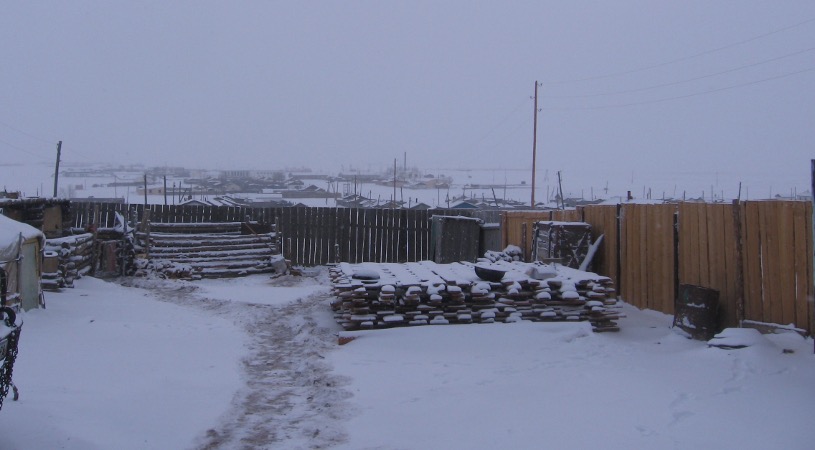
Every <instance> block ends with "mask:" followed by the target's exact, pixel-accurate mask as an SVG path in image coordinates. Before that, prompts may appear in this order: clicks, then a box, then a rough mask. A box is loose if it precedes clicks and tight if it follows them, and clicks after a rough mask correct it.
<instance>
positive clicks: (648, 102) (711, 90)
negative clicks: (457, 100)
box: [544, 67, 815, 111]
mask: <svg viewBox="0 0 815 450" xmlns="http://www.w3.org/2000/svg"><path fill="white" fill-rule="evenodd" d="M813 70H815V67H810V68H809V69H803V70H799V71H797V72H790V73H785V74H782V75H776V76H774V77H769V78H762V79H760V80H755V81H750V82H747V83H741V84H734V85H732V86H725V87H721V88H717V89H710V90H707V91H701V92H694V93H692V94H686V95H677V96H674V97H665V98H660V99H656V100H648V101H642V102H634V103H622V104H615V105H603V106H585V107H562V108H561V107H556V108H544V109H545V110H547V111H565V110H590V109H609V108H622V107H627V106H637V105H648V104H652V103H662V102H667V101H671V100H679V99H683V98H689V97H697V96H699V95H705V94H712V93H714V92H721V91H727V90H730V89H736V88H740V87H745V86H751V85H754V84H759V83H764V82H767V81H772V80H778V79H781V78H787V77H791V76H794V75H798V74H802V73H806V72H812V71H813Z"/></svg>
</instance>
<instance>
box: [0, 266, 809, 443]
mask: <svg viewBox="0 0 815 450" xmlns="http://www.w3.org/2000/svg"><path fill="white" fill-rule="evenodd" d="M325 283H326V276H325V273H324V272H323V273H322V274H321V275H320V276H318V277H317V278H308V277H303V278H295V277H282V278H278V279H274V280H271V279H269V278H268V277H267V276H253V277H248V278H241V279H230V280H208V281H202V282H196V283H189V282H165V281H157V280H131V281H130V282H129V283H128V284H129V285H130V286H122V285H120V284H116V283H113V282H106V281H102V280H97V279H93V278H83V279H80V280H77V282H76V286H77V287H76V288H74V289H66V290H64V291H63V292H61V293H48V294H47V296H46V303H47V309H43V310H34V311H29V312H27V313H25V314H23V315H22V318H23V320H24V321H25V324H24V325H23V332H22V336H21V345H20V354H19V357H18V359H17V364H16V365H15V371H14V380H15V382H16V384H17V385H18V387H19V388H20V394H21V396H20V400H19V401H17V402H13V401H12V400H11V398H8V399H7V400H6V402H5V404H4V406H3V409H2V411H0V448H2V449H33V448H37V449H40V448H66V449H103V448H105V449H107V448H117V449H147V448H156V449H166V448H174V449H180V448H224V449H226V448H269V449H271V448H274V449H277V448H286V449H293V448H327V447H337V448H343V449H346V448H347V449H374V448H376V449H427V448H446V449H494V448H518V449H526V448H530V449H531V448H604V449H616V448H620V449H631V448H636V449H640V448H641V449H652V448H677V449H686V448H687V449H698V448H738V449H747V448H786V449H805V448H811V445H812V442H813V440H814V439H815V429H813V428H812V426H811V424H812V405H813V400H815V383H813V380H815V356H813V353H812V350H813V342H812V340H811V339H803V338H801V337H800V336H798V335H796V334H792V333H789V334H778V335H768V336H763V337H759V338H758V339H753V343H754V345H753V346H752V347H749V348H744V349H740V350H724V349H719V348H711V347H708V346H707V345H706V344H705V343H703V342H697V341H691V340H687V339H685V338H684V337H682V336H681V335H680V334H678V333H676V332H674V331H673V330H672V329H671V328H670V323H671V318H670V317H668V316H665V315H663V314H659V313H655V312H652V311H638V310H635V309H633V308H630V307H627V306H626V307H625V312H626V314H627V317H626V318H623V319H621V320H620V325H621V327H622V331H621V332H619V333H606V334H594V333H592V332H591V330H590V327H589V325H588V324H587V323H527V322H521V323H516V324H491V325H458V326H426V327H412V328H402V329H390V330H377V331H369V332H355V333H354V335H355V336H357V338H356V339H355V340H353V341H351V342H350V343H348V344H346V345H343V346H339V345H337V340H336V336H335V334H336V333H338V332H339V330H340V328H339V327H338V326H337V325H336V324H335V323H334V322H333V319H332V313H331V311H330V308H329V306H328V301H329V299H330V294H329V290H328V288H327V286H326V285H325ZM785 349H786V350H787V351H786V352H785V351H784V350H785Z"/></svg>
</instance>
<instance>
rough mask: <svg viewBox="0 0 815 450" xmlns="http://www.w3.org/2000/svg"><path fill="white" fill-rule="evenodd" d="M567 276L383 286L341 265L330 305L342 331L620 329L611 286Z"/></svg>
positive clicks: (587, 275) (333, 277)
mask: <svg viewBox="0 0 815 450" xmlns="http://www.w3.org/2000/svg"><path fill="white" fill-rule="evenodd" d="M408 264H412V263H408ZM423 264H426V263H423ZM431 264H432V263H431ZM515 264H523V263H515ZM383 266H386V267H382V269H381V272H382V273H383V274H386V273H393V272H395V270H394V269H393V267H387V266H388V265H383ZM443 266H446V265H442V264H439V265H438V268H439V269H443V270H439V273H441V272H443V271H444V270H448V269H446V268H444V267H443ZM515 267H521V268H523V266H515ZM456 270H459V271H460V270H461V268H460V267H459V268H457V269H456ZM519 270H520V269H519ZM563 270H566V269H563ZM568 270H571V272H569V273H568V274H567V275H555V276H553V277H551V278H548V279H545V280H539V279H535V278H530V277H514V278H513V277H504V279H503V280H502V281H501V282H488V281H484V280H480V279H478V278H477V277H474V279H470V280H464V281H462V280H446V281H439V280H440V279H442V278H444V277H442V276H440V277H439V278H438V279H434V280H424V281H422V280H419V281H417V280H413V279H405V280H403V281H402V282H400V281H398V280H397V281H395V282H393V280H392V279H391V278H387V279H386V281H389V282H387V283H384V282H379V280H377V279H376V278H375V277H370V276H366V277H365V278H367V279H365V280H360V279H357V278H355V277H354V266H352V265H347V264H342V265H340V266H336V267H333V268H331V270H330V271H329V274H330V277H331V282H332V288H333V293H334V295H335V296H336V300H335V301H333V302H332V304H331V306H332V309H333V310H334V313H335V319H336V320H337V322H338V323H339V324H340V325H342V327H343V328H345V329H346V330H349V331H350V330H360V329H372V328H391V327H395V326H409V325H413V326H419V325H446V324H468V323H495V322H502V323H512V322H518V321H520V320H529V321H535V322H553V321H588V322H590V323H591V324H592V327H593V329H594V331H597V332H603V331H619V326H618V325H617V323H616V320H618V319H619V317H620V315H619V313H618V311H617V301H616V298H615V297H616V291H615V289H614V283H613V282H612V280H611V279H610V278H608V277H603V276H599V275H596V274H590V273H586V272H580V276H575V277H569V276H568V275H576V272H578V271H575V270H572V269H568ZM369 271H370V270H367V271H366V273H367V272H369ZM407 271H409V268H408V270H407ZM448 271H449V270H448Z"/></svg>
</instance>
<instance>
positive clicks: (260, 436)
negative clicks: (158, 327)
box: [135, 274, 351, 449]
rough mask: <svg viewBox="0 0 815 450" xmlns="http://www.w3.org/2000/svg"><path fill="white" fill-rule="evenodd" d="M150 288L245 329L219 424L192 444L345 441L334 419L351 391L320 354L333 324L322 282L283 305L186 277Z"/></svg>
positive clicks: (286, 280) (332, 337) (332, 339)
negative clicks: (236, 383) (229, 293)
mask: <svg viewBox="0 0 815 450" xmlns="http://www.w3.org/2000/svg"><path fill="white" fill-rule="evenodd" d="M323 276H325V275H324V274H323ZM301 281H302V280H301V279H297V278H293V277H283V278H279V279H276V280H273V281H271V283H270V284H271V285H274V286H290V287H295V288H296V287H297V285H298V284H299V283H300V282H301ZM135 284H139V283H138V281H137V282H136V283H135ZM326 284H327V283H326ZM173 286H175V287H173ZM153 292H156V293H157V295H158V296H159V297H160V298H161V299H163V300H165V301H169V302H173V303H178V304H184V305H187V306H194V307H198V308H203V309H207V310H210V312H214V313H216V314H218V315H226V316H228V317H231V318H232V319H233V320H235V321H236V322H237V323H239V324H240V325H241V326H242V327H243V329H244V330H245V331H246V333H247V337H248V343H247V349H248V355H247V356H246V357H245V358H244V360H243V364H242V365H243V372H244V377H245V384H244V386H242V387H240V388H239V389H238V391H237V393H236V395H235V397H234V399H233V402H232V406H231V408H230V409H229V411H227V412H226V413H225V414H223V415H222V417H221V420H220V423H219V424H218V425H217V426H215V427H212V428H210V429H209V430H207V431H206V433H205V435H204V436H201V437H199V438H198V439H197V440H196V443H195V445H196V447H197V448H201V449H227V448H229V449H233V448H252V449H263V448H291V449H298V448H326V447H330V446H332V445H334V444H338V443H341V442H344V441H345V440H346V436H345V433H344V429H343V426H342V423H341V422H342V420H343V416H344V413H343V411H346V410H347V405H345V400H346V399H347V398H348V397H350V396H351V394H350V393H349V392H347V391H346V390H345V389H344V388H343V386H345V385H347V384H348V380H347V379H345V378H343V377H340V376H337V375H334V374H332V373H331V366H330V365H329V364H328V363H327V362H326V361H325V356H324V354H325V353H327V352H329V351H331V350H332V349H335V348H336V345H337V344H336V342H337V341H336V333H337V331H339V328H338V325H336V323H335V322H334V321H333V319H332V317H331V315H330V313H329V308H328V307H327V301H328V295H329V294H328V290H327V288H326V289H323V290H319V291H317V292H313V293H311V294H308V295H306V296H305V297H301V298H298V299H296V300H294V301H288V302H284V303H283V304H261V303H247V302H245V301H234V300H225V299H221V298H211V296H208V293H207V290H206V288H205V287H203V288H202V287H199V286H197V285H196V284H187V283H185V284H184V285H183V286H181V287H179V286H177V283H172V284H168V286H167V288H165V289H158V290H154V291H153ZM216 294H217V293H216ZM221 296H223V294H221V295H215V296H214V297H221Z"/></svg>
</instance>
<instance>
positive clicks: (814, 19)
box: [546, 18, 815, 84]
mask: <svg viewBox="0 0 815 450" xmlns="http://www.w3.org/2000/svg"><path fill="white" fill-rule="evenodd" d="M812 22H815V18H810V19H807V20H804V21H802V22H798V23H795V24H792V25H788V26H786V27H783V28H778V29H775V30H772V31H769V32H767V33H763V34H760V35H757V36H753V37H750V38H747V39H743V40H741V41H738V42H733V43H730V44H727V45H723V46H720V47H715V48H712V49H709V50H705V51H702V52H699V53H695V54H692V55H688V56H683V57H680V58H675V59H672V60H669V61H664V62H661V63H656V64H652V65H649V66H644V67H639V68H636V69H629V70H623V71H620V72H613V73H608V74H605V75H596V76H590V77H584V78H575V79H569V80H557V81H546V84H566V83H577V82H582V81H593V80H601V79H604V78H612V77H618V76H622V75H629V74H632V73H637V72H643V71H646V70H651V69H656V68H659V67H665V66H669V65H671V64H676V63H680V62H684V61H688V60H691V59H694V58H699V57H701V56H705V55H710V54H712V53H717V52H720V51H722V50H727V49H729V48H733V47H737V46H739V45H744V44H747V43H749V42H753V41H757V40H759V39H763V38H766V37H768V36H772V35H774V34H778V33H782V32H784V31H788V30H791V29H793V28H797V27H800V26H802V25H806V24H808V23H812Z"/></svg>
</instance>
